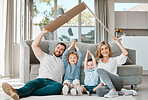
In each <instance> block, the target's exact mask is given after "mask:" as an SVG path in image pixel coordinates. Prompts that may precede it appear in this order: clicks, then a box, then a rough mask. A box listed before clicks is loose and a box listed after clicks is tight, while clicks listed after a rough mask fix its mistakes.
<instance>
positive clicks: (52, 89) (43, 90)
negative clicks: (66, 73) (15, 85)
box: [15, 78, 62, 98]
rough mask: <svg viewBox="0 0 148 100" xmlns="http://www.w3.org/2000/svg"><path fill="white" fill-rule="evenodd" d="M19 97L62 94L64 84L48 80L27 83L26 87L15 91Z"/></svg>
mask: <svg viewBox="0 0 148 100" xmlns="http://www.w3.org/2000/svg"><path fill="white" fill-rule="evenodd" d="M15 90H16V92H17V93H18V95H19V97H20V98H22V97H27V96H45V95H58V94H61V91H62V84H61V83H59V82H56V81H53V80H51V79H48V78H38V79H35V80H32V81H29V82H27V83H26V84H25V85H24V87H22V88H20V89H15Z"/></svg>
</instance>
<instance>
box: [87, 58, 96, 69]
mask: <svg viewBox="0 0 148 100" xmlns="http://www.w3.org/2000/svg"><path fill="white" fill-rule="evenodd" d="M93 68H94V66H93V61H92V59H88V60H87V69H88V70H89V71H92V70H93Z"/></svg>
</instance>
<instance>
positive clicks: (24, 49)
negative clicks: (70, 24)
mask: <svg viewBox="0 0 148 100" xmlns="http://www.w3.org/2000/svg"><path fill="white" fill-rule="evenodd" d="M32 42H33V40H26V41H23V42H21V45H20V80H21V82H23V83H26V82H28V81H30V80H33V79H35V78H36V77H37V76H38V69H39V67H40V64H39V61H38V59H37V58H36V57H35V55H34V53H33V51H32V48H31V44H32ZM58 42H59V41H53V40H43V41H41V43H40V45H39V46H40V48H41V49H42V50H43V51H44V52H46V53H48V54H49V55H52V54H53V51H54V48H55V46H56V44H57V43H58ZM64 43H65V44H66V46H67V47H69V46H70V44H71V42H64ZM77 45H78V48H79V49H80V50H81V51H82V53H83V56H84V57H85V55H86V52H87V49H89V50H90V51H91V52H92V53H93V54H94V55H95V51H96V49H97V44H89V43H79V42H78V43H77ZM110 45H111V48H112V50H113V52H114V54H113V56H118V55H120V54H121V50H120V49H119V48H118V46H117V45H116V44H115V43H111V44H110ZM126 49H127V48H126ZM72 50H74V51H75V48H73V49H72ZM127 51H128V53H129V55H128V59H127V62H126V63H125V64H124V65H122V66H119V67H118V69H117V73H118V75H119V76H120V77H122V79H123V83H124V85H130V86H131V88H132V89H135V90H136V89H137V85H139V84H141V83H142V71H143V69H142V66H140V65H136V51H135V50H131V49H127ZM81 68H82V69H81V74H80V82H81V84H83V83H84V72H83V64H82V67H81Z"/></svg>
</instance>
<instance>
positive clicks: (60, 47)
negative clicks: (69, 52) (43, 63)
mask: <svg viewBox="0 0 148 100" xmlns="http://www.w3.org/2000/svg"><path fill="white" fill-rule="evenodd" d="M65 50H66V45H65V44H64V43H62V42H59V43H58V44H57V45H56V47H55V49H54V55H55V56H56V57H61V56H62V54H63V52H64V51H65Z"/></svg>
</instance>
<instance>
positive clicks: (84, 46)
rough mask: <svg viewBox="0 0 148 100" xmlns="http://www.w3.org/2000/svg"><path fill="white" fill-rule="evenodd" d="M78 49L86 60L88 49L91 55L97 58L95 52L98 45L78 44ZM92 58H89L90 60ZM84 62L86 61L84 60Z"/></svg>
mask: <svg viewBox="0 0 148 100" xmlns="http://www.w3.org/2000/svg"><path fill="white" fill-rule="evenodd" d="M77 46H78V48H79V49H80V50H81V52H82V54H83V58H85V55H86V53H87V49H89V50H90V51H91V53H92V54H93V55H94V56H95V52H96V50H97V44H88V43H80V42H79V43H78V44H77ZM89 58H90V56H89V57H88V59H89ZM83 60H84V59H83Z"/></svg>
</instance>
